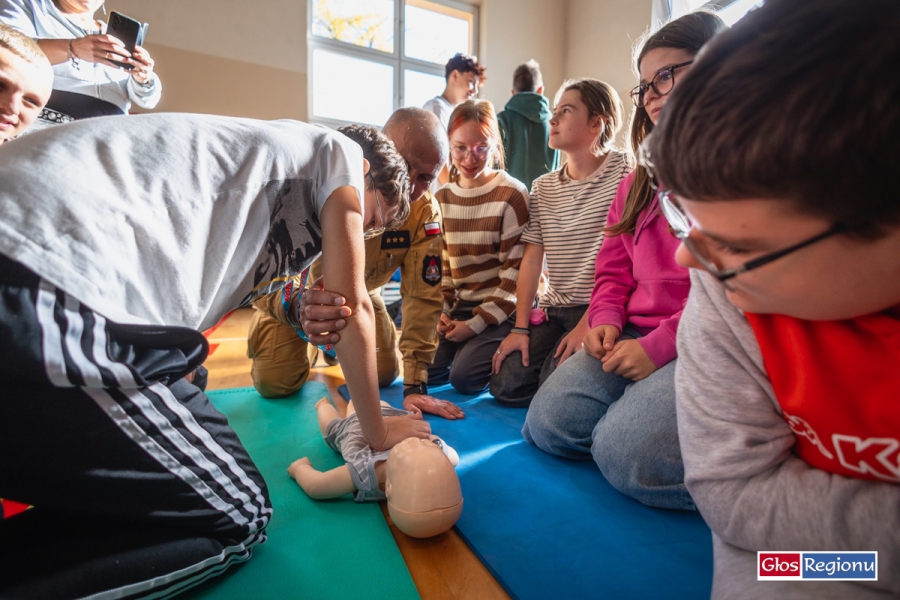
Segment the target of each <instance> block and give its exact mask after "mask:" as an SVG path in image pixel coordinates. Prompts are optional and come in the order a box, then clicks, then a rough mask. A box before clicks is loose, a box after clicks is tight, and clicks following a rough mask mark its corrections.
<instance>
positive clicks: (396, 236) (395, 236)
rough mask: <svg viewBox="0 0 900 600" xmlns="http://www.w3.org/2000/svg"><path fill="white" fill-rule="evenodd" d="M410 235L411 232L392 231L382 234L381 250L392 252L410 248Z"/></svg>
mask: <svg viewBox="0 0 900 600" xmlns="http://www.w3.org/2000/svg"><path fill="white" fill-rule="evenodd" d="M409 246H410V235H409V231H402V230H399V229H397V230H393V229H392V230H390V231H385V232H384V233H382V234H381V249H382V250H391V249H394V248H409Z"/></svg>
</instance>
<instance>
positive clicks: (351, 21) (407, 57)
mask: <svg viewBox="0 0 900 600" xmlns="http://www.w3.org/2000/svg"><path fill="white" fill-rule="evenodd" d="M476 17H477V14H476V8H475V7H474V6H469V5H466V4H458V3H455V2H451V1H450V0H310V19H309V22H310V27H309V36H308V39H309V107H310V108H309V120H310V121H311V122H314V123H322V124H325V125H329V126H332V127H337V126H340V125H344V124H346V123H366V124H369V125H376V126H381V125H383V124H384V122H385V121H387V119H388V117H389V116H390V115H391V113H392V112H393V111H394V110H395V109H397V108H400V107H401V106H422V105H423V104H424V103H425V102H426V101H427V100H429V99H431V98H433V97H435V96H437V95H438V94H440V93H441V92H442V91H443V90H444V65H445V64H446V63H447V61H448V60H449V59H450V58H451V57H452V56H453V55H454V54H456V53H457V52H465V53H467V54H474V53H475V52H474V51H475V47H476V39H475V34H476V31H477V27H476V25H477V23H476Z"/></svg>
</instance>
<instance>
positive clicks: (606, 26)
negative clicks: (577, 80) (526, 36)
mask: <svg viewBox="0 0 900 600" xmlns="http://www.w3.org/2000/svg"><path fill="white" fill-rule="evenodd" d="M567 6H568V13H567V19H566V50H565V65H566V76H567V77H594V78H596V79H601V80H603V81H605V82H607V83H608V84H610V85H612V86H613V87H614V88H616V90H617V91H618V92H619V96H620V97H621V99H622V103H623V108H624V110H625V114H626V115H627V116H626V118H625V120H624V121H625V123H624V125H623V127H622V130H621V132H620V134H619V141H620V143H624V140H625V139H626V137H627V131H626V130H627V122H628V119H629V118H630V115H631V111H632V108H633V107H634V106H633V104H632V103H631V99H630V98H629V97H628V91H629V90H631V88H633V87H634V86H635V85H637V80H636V78H635V76H634V74H633V72H632V47H633V45H634V43H635V41H636V40H638V39H639V38H640V37H641V35H643V33H644V32H645V31H646V29H647V27H648V26H649V25H650V7H651V2H650V0H567Z"/></svg>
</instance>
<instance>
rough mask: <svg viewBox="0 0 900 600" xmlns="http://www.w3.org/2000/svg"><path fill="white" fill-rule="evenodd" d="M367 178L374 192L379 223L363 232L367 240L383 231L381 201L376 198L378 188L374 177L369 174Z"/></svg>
mask: <svg viewBox="0 0 900 600" xmlns="http://www.w3.org/2000/svg"><path fill="white" fill-rule="evenodd" d="M369 179H370V180H371V181H372V191H373V192H375V207H376V208H377V209H378V218H379V220H380V223H381V225H379V226H378V227H373V228H372V229H370V230H368V231H366V232H365V234H364V235H365V238H366V239H367V240H370V239H372V238H374V237H378V236H379V235H381V234H382V233H384V213H383V212H381V202H380V201H379V200H378V188H377V187H375V178H374V177H372V176H371V175H369Z"/></svg>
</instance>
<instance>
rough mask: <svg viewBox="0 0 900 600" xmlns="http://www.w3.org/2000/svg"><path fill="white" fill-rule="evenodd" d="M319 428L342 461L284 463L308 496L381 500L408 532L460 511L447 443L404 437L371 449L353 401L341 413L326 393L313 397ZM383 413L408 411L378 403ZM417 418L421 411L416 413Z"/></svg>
mask: <svg viewBox="0 0 900 600" xmlns="http://www.w3.org/2000/svg"><path fill="white" fill-rule="evenodd" d="M316 412H317V413H318V416H319V429H320V430H321V431H322V437H323V438H325V442H326V443H327V444H328V445H329V446H330V447H331V448H332V449H334V450H336V451H338V452H340V453H341V455H342V456H343V457H344V460H345V461H347V464H345V465H343V466H340V467H336V468H334V469H331V470H330V471H324V472H323V471H317V470H316V469H314V468H313V466H312V463H310V461H309V459H308V458H305V457H304V458H301V459H299V460H296V461H294V462H293V463H292V464H291V466H290V467H288V473H289V474H290V475H291V477H293V478H294V479H295V480H296V481H297V483H298V484H300V487H301V488H303V491H304V492H306V493H307V495H309V497H310V498H313V499H316V500H324V499H326V498H337V497H339V496H344V495H346V494H349V493H354V492H355V494H354V499H355V500H356V501H357V502H367V501H376V500H385V499H386V500H387V503H388V512H389V513H390V515H391V519H393V521H394V524H395V525H397V528H398V529H400V531H402V532H403V533H405V534H407V535H410V536H412V537H430V536H433V535H438V534H439V533H443V532H444V531H447V530H448V529H450V528H451V527H453V525H454V524H455V523H456V520H457V519H458V518H459V515H460V512H461V511H462V504H463V499H462V491H461V490H460V487H459V478H458V477H457V476H456V471H455V470H454V469H453V467H454V466H456V464H457V463H458V462H459V459H458V457H457V455H456V452H455V451H454V450H453V448H450V447H449V446H447V445H446V444H445V443H444V442H443V440H441V439H440V438H437V437H435V436H432V439H431V440H420V439H417V438H407V439H406V440H404V441H402V442H400V443H399V444H397V445H396V446H394V447H393V448H392V449H391V450H384V451H380V452H376V451H374V450H372V448H371V447H370V446H369V445H368V444H367V443H366V441H365V438H363V435H362V430H361V428H360V426H359V419H358V418H357V416H356V411H355V410H354V407H353V403H352V402H350V403H349V404H348V405H347V416H346V417H344V418H341V416H340V415H339V414H338V412H337V410H336V409H335V408H334V407H333V406H332V405H331V403H330V402H329V401H328V399H327V398H322V399H321V400H319V401H318V402H317V403H316ZM381 412H382V414H383V415H384V416H386V417H392V416H399V415H408V414H412V413H409V412H407V411H404V410H398V409H396V408H392V407H391V406H390V405H388V404H387V403H386V402H382V403H381ZM420 418H421V416H420Z"/></svg>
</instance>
